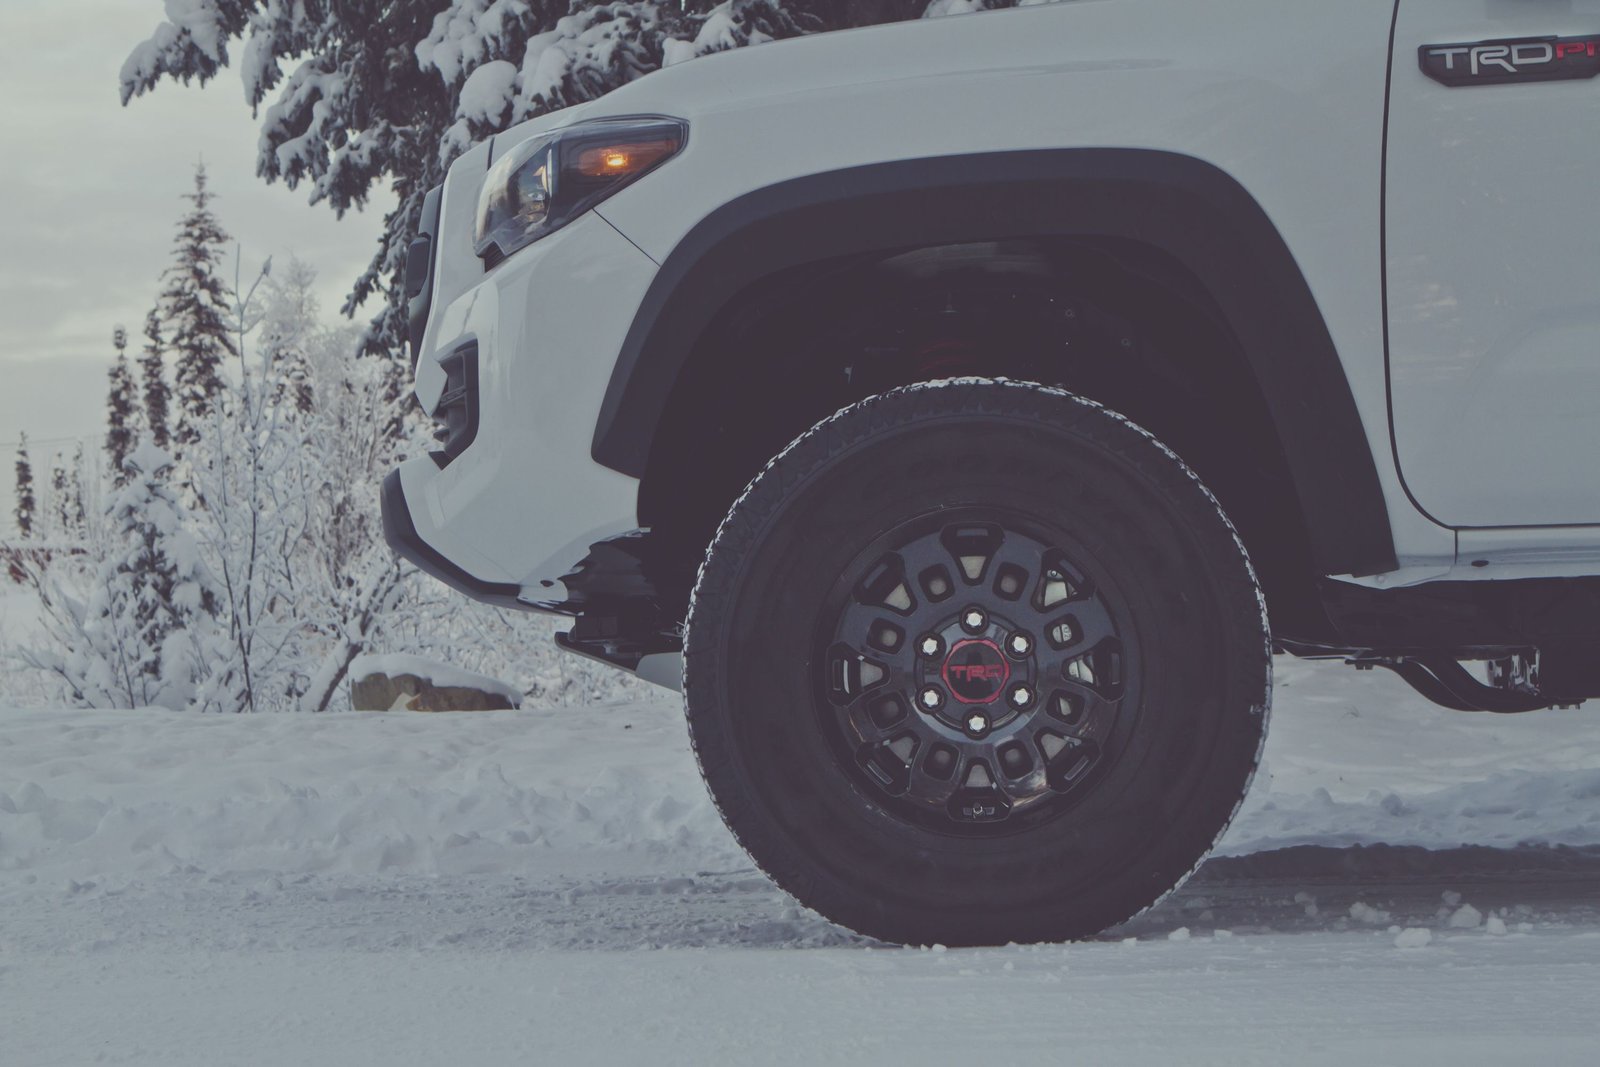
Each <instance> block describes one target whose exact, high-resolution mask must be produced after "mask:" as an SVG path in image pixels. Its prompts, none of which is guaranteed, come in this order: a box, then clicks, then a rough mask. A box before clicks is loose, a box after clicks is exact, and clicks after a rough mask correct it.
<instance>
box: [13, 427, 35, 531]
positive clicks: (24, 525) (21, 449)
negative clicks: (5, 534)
mask: <svg viewBox="0 0 1600 1067" xmlns="http://www.w3.org/2000/svg"><path fill="white" fill-rule="evenodd" d="M38 507H39V502H38V499H37V498H36V497H35V496H34V495H33V461H32V460H31V459H29V458H28V435H27V434H23V435H22V436H21V438H20V439H19V440H18V441H17V503H16V506H15V507H14V508H13V509H12V512H11V514H12V516H13V517H14V518H15V519H16V523H17V536H18V537H21V538H23V539H24V540H26V539H27V538H30V537H32V536H33V532H34V521H35V519H36V517H37V512H38Z"/></svg>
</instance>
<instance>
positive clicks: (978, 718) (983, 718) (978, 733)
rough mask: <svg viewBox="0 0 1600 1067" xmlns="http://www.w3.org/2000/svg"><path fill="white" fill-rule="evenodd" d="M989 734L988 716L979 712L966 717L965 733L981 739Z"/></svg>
mask: <svg viewBox="0 0 1600 1067" xmlns="http://www.w3.org/2000/svg"><path fill="white" fill-rule="evenodd" d="M988 732H989V716H987V715H985V714H984V713H983V712H981V711H975V712H973V713H972V714H970V715H968V716H967V733H969V734H971V735H972V736H973V737H982V736H983V735H984V734H986V733H988Z"/></svg>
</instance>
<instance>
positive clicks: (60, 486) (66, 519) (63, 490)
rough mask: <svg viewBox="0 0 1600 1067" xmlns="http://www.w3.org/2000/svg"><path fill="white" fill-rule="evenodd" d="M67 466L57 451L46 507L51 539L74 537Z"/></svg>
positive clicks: (48, 536) (48, 534)
mask: <svg viewBox="0 0 1600 1067" xmlns="http://www.w3.org/2000/svg"><path fill="white" fill-rule="evenodd" d="M69 495H70V494H69V493H68V491H67V468H66V466H65V465H64V464H63V463H62V460H61V453H59V452H57V453H56V455H55V459H54V460H52V461H51V464H50V497H49V501H48V503H47V506H46V508H45V516H46V525H48V527H49V531H48V533H47V534H46V539H47V540H50V541H69V540H71V539H72V524H71V511H72V508H71V505H70V504H69V503H68V501H67V498H68V496H69Z"/></svg>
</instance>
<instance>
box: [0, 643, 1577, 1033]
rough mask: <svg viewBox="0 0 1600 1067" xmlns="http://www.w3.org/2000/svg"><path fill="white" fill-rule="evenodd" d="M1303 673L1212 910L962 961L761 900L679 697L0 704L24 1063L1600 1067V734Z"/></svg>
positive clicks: (1204, 899) (1155, 915)
mask: <svg viewBox="0 0 1600 1067" xmlns="http://www.w3.org/2000/svg"><path fill="white" fill-rule="evenodd" d="M1279 666H1280V674H1279V688H1278V691H1277V695H1276V706H1275V711H1274V722H1273V728H1272V733H1271V740H1270V741H1269V744H1268V750H1267V758H1266V766H1265V768H1264V770H1263V773H1262V774H1261V776H1259V777H1258V779H1257V783H1256V786H1255V788H1254V790H1253V792H1252V794H1251V796H1250V799H1249V801H1248V802H1247V803H1246V805H1245V808H1244V810H1243V811H1242V812H1241V813H1240V817H1239V819H1238V820H1237V821H1236V823H1235V825H1234V827H1233V829H1232V830H1231V831H1230V832H1229V834H1228V836H1227V838H1226V839H1225V840H1224V842H1223V845H1222V847H1221V848H1220V849H1219V850H1218V855H1217V857H1216V858H1214V859H1213V860H1212V861H1210V862H1209V863H1208V864H1207V865H1206V866H1205V867H1203V868H1202V870H1201V871H1200V873H1199V874H1198V875H1197V876H1196V878H1195V879H1194V880H1192V881H1191V882H1190V883H1189V884H1188V885H1187V886H1186V887H1185V888H1184V889H1183V890H1181V891H1180V892H1179V893H1177V894H1175V895H1174V896H1173V897H1171V898H1169V900H1167V901H1166V902H1165V903H1164V904H1163V905H1161V906H1160V907H1159V908H1157V909H1155V910H1154V911H1152V912H1150V913H1149V914H1147V915H1145V916H1143V917H1141V918H1140V919H1138V920H1136V921H1135V922H1134V923H1132V924H1130V925H1129V926H1127V927H1126V928H1124V929H1121V930H1117V931H1114V932H1112V933H1111V934H1109V935H1108V936H1107V937H1106V938H1105V939H1103V940H1102V941H1099V942H1095V943H1090V944H1079V945H1071V946H1043V947H1037V946H1024V947H1012V948H1006V949H991V950H971V951H954V950H952V951H947V952H946V951H939V950H937V949H935V950H908V949H899V948H890V947H886V946H881V945H874V944H871V943H868V942H864V941H862V940H861V939H859V938H857V937H855V936H853V935H851V934H849V933H848V932H845V931H842V930H840V929H838V928H837V927H834V926H831V925H830V924H828V923H826V922H823V921H822V920H820V919H818V918H816V917H815V916H813V915H810V914H809V913H805V912H802V911H800V910H798V909H797V908H795V907H794V905H793V904H792V903H791V902H790V901H789V900H788V899H787V898H786V897H784V896H783V895H782V894H781V893H779V892H778V891H777V890H776V889H775V888H773V887H772V886H771V884H770V883H769V882H767V881H766V879H765V878H763V877H762V876H761V875H760V874H759V872H757V871H755V870H753V869H751V867H750V866H749V863H748V861H747V860H746V859H745V858H744V857H743V855H742V854H741V853H740V852H739V850H738V849H737V847H736V846H735V845H734V843H733V842H732V840H731V839H730V838H729V837H728V835H727V833H726V832H725V831H724V830H723V828H722V827H721V825H720V823H719V822H718V820H717V818H716V815H715V812H714V811H713V810H712V809H711V807H710V805H709V803H707V801H706V800H705V798H704V794H703V792H702V788H701V785H700V782H699V779H698V776H697V775H696V774H695V771H694V767H693V762H692V760H691V758H690V756H689V754H688V751H687V745H686V741H685V737H684V731H683V726H682V722H681V718H680V714H679V712H678V710H677V708H676V707H675V706H674V704H673V703H672V702H671V701H667V700H662V701H655V702H648V703H643V704H637V705H630V706H625V707H599V708H591V709H583V710H577V711H574V710H564V711H525V712H496V713H482V714H476V715H431V716H430V715H420V714H409V713H399V712H397V713H389V714H370V715H357V714H349V715H328V716H318V717H310V716H257V717H223V716H211V717H201V716H186V715H181V714H175V713H170V712H156V711H142V712H116V713H112V712H82V711H64V710H34V711H0V1063H4V1064H7V1065H9V1064H52V1063H62V1064H68V1063H71V1064H76V1063H84V1062H91V1061H104V1062H159V1063H190V1062H193V1063H206V1064H216V1063H274V1064H280V1063H289V1062H294V1063H362V1062H374V1063H377V1062H383V1063H396V1062H400V1063H441V1062H450V1063H481V1062H506V1061H510V1060H512V1059H518V1060H522V1061H531V1062H574V1063H615V1062H623V1061H624V1060H625V1059H627V1060H637V1061H648V1062H653V1063H677V1062H682V1063H689V1062H694V1063H705V1062H745V1061H748V1060H750V1059H753V1058H755V1057H757V1056H759V1057H761V1058H762V1059H763V1060H765V1061H770V1062H774V1063H797V1064H798V1063H816V1062H827V1061H833V1062H841V1063H865V1062H874V1063H898V1062H908V1061H910V1060H912V1059H913V1058H915V1059H920V1060H921V1061H923V1062H928V1063H971V1062H974V1061H975V1060H980V1059H1005V1060H1013V1059H1016V1058H1019V1057H1021V1056H1024V1055H1028V1054H1034V1055H1039V1054H1043V1055H1049V1056H1054V1057H1060V1058H1063V1059H1069V1060H1072V1061H1073V1062H1080V1063H1117V1064H1138V1063H1160V1064H1171V1063H1186V1064H1188V1063H1213V1062H1215V1063H1229V1064H1238V1063H1255V1062H1259V1063H1272V1064H1281V1063H1291V1062H1292V1063H1349V1062H1353V1061H1364V1062H1366V1063H1373V1064H1386V1063H1407V1064H1417V1063H1435V1062H1437V1063H1446V1062H1448V1063H1452V1064H1460V1063H1505V1062H1507V1061H1509V1060H1511V1059H1513V1058H1516V1059H1519V1060H1526V1061H1529V1062H1540V1063H1574V1064H1576V1063H1593V1062H1597V1061H1600V1019H1597V1018H1596V1014H1597V1012H1596V1005H1597V1004H1600V712H1597V711H1595V710H1593V709H1583V710H1579V711H1574V712H1559V711H1557V712H1547V713H1544V714H1537V715H1529V716H1522V717H1490V716H1482V717H1476V716H1469V715H1463V714H1460V713H1454V712H1446V711H1441V710H1438V709H1435V708H1433V707H1431V706H1430V705H1427V704H1426V703H1424V702H1422V701H1421V700H1420V699H1418V698H1416V697H1414V696H1412V695H1411V694H1410V693H1409V692H1408V691H1407V690H1406V689H1405V688H1404V687H1403V686H1401V685H1400V684H1399V683H1398V682H1396V681H1395V680H1393V679H1390V678H1387V677H1382V676H1373V675H1362V674H1357V673H1355V672H1351V671H1349V670H1347V669H1344V668H1337V667H1323V666H1315V665H1308V664H1302V663H1289V662H1285V663H1280V665H1279Z"/></svg>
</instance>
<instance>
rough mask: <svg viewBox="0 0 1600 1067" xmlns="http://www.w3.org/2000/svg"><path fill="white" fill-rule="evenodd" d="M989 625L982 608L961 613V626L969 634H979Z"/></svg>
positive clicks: (969, 609)
mask: <svg viewBox="0 0 1600 1067" xmlns="http://www.w3.org/2000/svg"><path fill="white" fill-rule="evenodd" d="M988 623H989V617H988V616H987V615H985V614H984V613H983V611H982V609H981V608H968V609H967V610H966V611H963V612H962V613H961V625H962V627H963V628H964V629H966V630H967V632H969V633H977V632H979V631H980V630H982V629H983V628H984V627H985V626H987V625H988Z"/></svg>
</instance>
